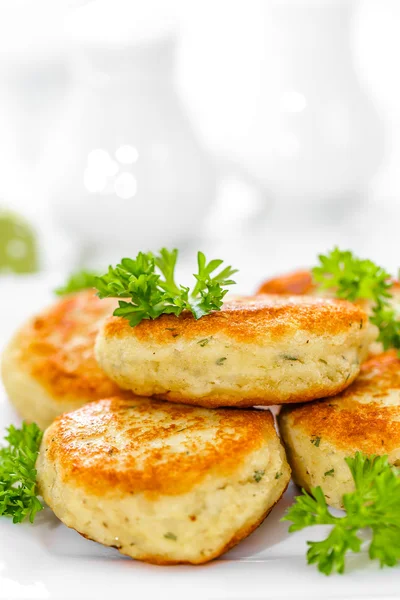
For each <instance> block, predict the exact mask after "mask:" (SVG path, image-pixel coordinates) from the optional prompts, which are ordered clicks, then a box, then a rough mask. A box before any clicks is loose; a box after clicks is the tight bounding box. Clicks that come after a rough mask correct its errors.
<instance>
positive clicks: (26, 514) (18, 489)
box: [0, 423, 43, 523]
mask: <svg viewBox="0 0 400 600" xmlns="http://www.w3.org/2000/svg"><path fill="white" fill-rule="evenodd" d="M7 431H8V435H6V436H5V438H4V439H5V441H6V442H7V445H6V446H4V447H3V448H0V515H3V516H6V517H11V518H12V520H13V522H14V523H21V521H24V520H25V519H26V518H29V520H30V522H31V523H33V520H34V518H35V515H36V513H38V512H39V511H41V510H42V509H43V505H42V503H41V502H40V500H39V498H38V497H37V495H38V491H37V485H36V469H35V463H36V458H37V455H38V452H39V447H40V442H41V440H42V436H43V433H42V431H41V430H40V429H39V427H38V426H37V425H36V424H35V423H31V424H30V425H28V424H27V423H23V424H22V427H21V429H17V428H16V427H14V426H13V425H11V426H10V427H9V428H8V429H7Z"/></svg>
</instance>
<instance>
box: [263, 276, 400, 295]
mask: <svg viewBox="0 0 400 600" xmlns="http://www.w3.org/2000/svg"><path fill="white" fill-rule="evenodd" d="M391 283H392V287H391V293H392V294H393V295H394V296H397V295H400V282H399V281H397V280H395V279H392V280H391ZM256 293H257V294H279V295H288V296H307V295H311V296H314V295H318V286H317V285H316V284H315V283H314V281H313V277H312V273H311V271H310V270H298V271H293V272H292V273H288V274H285V275H279V276H278V277H273V278H271V279H267V280H266V281H264V282H263V283H262V284H261V285H260V287H259V288H258V290H257V292H256ZM326 293H327V292H326V290H324V295H326Z"/></svg>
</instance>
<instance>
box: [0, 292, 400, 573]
mask: <svg viewBox="0 0 400 600" xmlns="http://www.w3.org/2000/svg"><path fill="white" fill-rule="evenodd" d="M114 307H115V301H114V300H99V299H98V298H97V297H96V296H95V295H94V292H92V291H84V292H79V293H77V294H73V295H70V296H68V297H66V298H64V299H62V300H60V301H59V302H58V303H57V304H55V305H54V306H52V307H50V308H49V309H47V310H46V311H45V312H43V314H41V315H39V316H37V317H36V318H34V319H33V320H32V321H30V322H29V323H28V324H26V325H25V326H24V327H22V329H21V330H20V331H19V332H18V333H17V334H16V336H15V337H14V339H13V340H12V341H11V343H10V345H9V347H8V348H7V350H6V352H5V356H4V358H3V367H2V373H3V380H4V383H5V386H6V389H7V391H8V394H9V397H10V400H11V401H12V402H13V403H14V404H15V406H16V408H17V409H18V411H19V413H20V414H21V415H22V416H23V417H24V418H26V419H27V420H30V421H37V422H38V423H39V424H40V425H41V426H42V427H47V426H48V428H47V430H46V432H45V434H44V437H43V442H42V446H41V451H40V455H39V459H38V462H37V469H38V481H39V486H40V490H41V493H42V495H43V497H44V499H45V501H46V502H47V504H48V505H49V506H50V507H51V508H52V509H53V510H54V512H55V514H56V515H57V516H58V517H59V518H60V519H61V521H63V522H64V523H65V524H66V525H67V526H69V527H72V528H74V529H76V530H77V531H79V533H81V534H82V535H84V536H85V537H88V538H90V539H93V540H96V541H98V542H100V543H103V544H105V545H108V546H114V547H116V548H118V550H120V551H121V552H122V553H123V554H127V555H129V556H131V557H133V558H136V559H140V560H145V561H148V562H152V563H156V564H174V563H194V564H196V563H203V562H207V561H209V560H211V559H213V558H215V557H217V556H219V555H220V554H222V553H223V552H225V551H226V550H228V549H229V548H231V547H232V546H233V545H235V544H237V543H238V542H239V541H240V540H242V539H243V538H244V537H246V536H247V535H248V534H249V533H251V532H252V531H253V530H254V529H255V528H256V527H257V526H258V525H259V524H260V523H261V522H262V521H263V520H264V518H265V517H266V516H267V515H268V513H269V512H270V510H271V509H272V507H273V506H274V504H275V503H276V502H277V501H278V500H279V499H280V497H281V496H282V494H283V493H284V491H285V489H286V487H287V485H288V483H289V480H290V472H291V471H290V467H289V464H288V462H287V460H286V455H285V450H284V448H283V446H282V444H281V442H280V439H279V437H278V436H277V434H276V431H275V427H274V422H273V418H272V415H271V413H270V411H269V410H266V409H265V408H264V409H263V408H253V407H255V406H256V407H266V406H270V405H281V404H284V405H287V406H285V409H284V411H283V412H282V415H281V417H280V425H281V428H282V434H283V440H284V442H285V444H286V446H287V449H288V458H289V462H290V464H291V467H292V469H293V472H294V475H295V479H296V481H298V482H299V483H301V484H302V485H305V486H306V487H309V486H310V485H314V484H315V483H316V482H321V481H320V480H321V478H322V479H323V481H322V483H321V485H322V486H323V489H324V490H326V493H327V497H328V491H329V493H330V494H331V496H332V504H335V503H337V498H338V497H339V495H340V492H341V490H342V488H343V487H344V486H345V485H346V484H348V482H346V481H342V479H343V477H344V475H343V474H342V473H341V472H340V468H339V466H338V465H339V459H336V454H337V453H338V448H339V446H340V448H341V450H340V451H341V452H342V453H344V454H346V452H347V450H346V448H345V447H342V445H340V444H343V443H345V444H347V443H349V439H350V437H351V436H350V435H348V436H347V438H346V440H339V439H338V438H339V437H340V434H339V430H340V427H343V428H346V429H347V432H348V433H349V432H350V429H349V423H350V422H351V417H350V416H349V414H351V413H352V412H354V413H355V414H356V413H357V411H358V406H360V407H361V406H362V407H363V411H364V415H365V403H366V402H367V400H366V399H365V390H366V389H370V390H371V389H372V388H371V385H372V386H373V385H374V383H373V382H374V380H373V377H372V375H371V374H373V373H375V372H376V370H378V371H379V372H380V373H381V375H380V376H379V377H380V379H379V381H382V373H383V372H385V373H386V374H387V380H388V386H387V387H386V388H385V392H384V393H383V392H382V390H380V391H381V392H382V393H381V396H380V397H381V398H382V401H381V400H380V401H379V402H380V405H381V411H384V410H386V409H387V411H388V412H387V414H389V412H390V411H392V410H394V409H395V408H396V410H397V405H396V407H394V405H393V403H391V402H390V401H389V399H390V398H391V393H392V391H391V384H390V375H389V372H392V371H393V369H394V367H393V365H394V364H396V365H397V359H396V358H395V357H386V358H382V359H375V362H374V361H372V362H369V363H365V365H364V366H363V367H362V376H361V377H360V378H359V379H358V380H357V382H356V383H355V384H354V385H353V386H352V387H350V388H349V386H350V385H351V383H352V382H353V381H354V380H355V379H356V378H357V376H358V374H359V372H360V365H361V363H362V362H363V361H364V359H365V358H366V357H367V355H368V353H369V347H370V344H371V342H372V341H373V340H374V337H375V336H376V331H375V330H374V328H373V327H371V326H370V325H369V323H368V317H367V314H366V312H365V311H364V310H363V308H362V307H360V306H356V305H354V304H351V303H349V302H346V301H341V300H334V299H329V298H318V297H312V296H296V295H294V296H287V295H279V294H276V293H275V294H262V295H258V296H255V297H242V298H235V299H232V300H227V301H226V302H225V303H224V305H223V307H222V309H221V311H218V312H212V313H210V314H208V315H206V316H204V317H202V318H201V319H199V320H195V319H194V317H193V316H192V315H191V314H189V313H186V312H184V313H182V314H181V315H180V316H179V317H176V316H174V315H162V316H161V317H159V318H158V319H156V320H154V321H150V320H147V321H142V322H141V323H140V324H139V325H137V326H135V327H131V326H130V325H129V323H128V322H127V321H126V320H125V319H123V318H121V317H114V316H110V315H111V313H112V311H113V308H114ZM393 361H394V362H393ZM355 386H356V387H355ZM368 386H369V387H368ZM347 388H349V389H348V390H347ZM351 390H353V392H352V391H351ZM354 390H355V391H354ZM357 390H359V391H358V392H357ZM360 390H361V392H360ZM362 390H364V392H363V391H362ZM372 391H373V390H372ZM368 393H370V394H372V392H371V391H370V392H368ZM385 394H386V395H385ZM372 395H373V394H372ZM359 397H360V398H361V400H359V399H358V398H359ZM321 398H328V399H327V400H323V401H317V402H312V401H315V400H318V399H321ZM329 398H330V399H329ZM385 398H386V399H385ZM93 400H94V402H93ZM88 402H89V403H88ZM304 402H310V404H299V405H298V407H297V405H296V403H304ZM326 407H328V408H329V407H331V408H329V410H330V413H329V411H327V409H326ZM64 411H72V412H66V413H65V412H64ZM307 411H309V412H307ZM313 411H314V412H313ZM324 411H325V412H324ZM346 411H347V412H346ZM61 413H64V414H62V415H61V416H59V417H57V418H56V420H55V421H54V422H52V421H53V419H54V418H55V417H56V416H57V415H60V414H61ZM325 413H326V414H325ZM345 413H346V414H345ZM372 414H373V412H372V411H369V412H368V415H372ZM379 414H380V415H381V416H379V415H378V412H375V413H374V415H375V416H374V419H375V420H376V421H377V422H378V421H379V419H381V420H382V423H383V413H382V414H381V413H379ZM385 414H386V413H385ZM329 415H331V417H329ZM335 415H336V416H337V417H343V420H342V421H341V422H340V424H339V419H337V421H336V422H334V421H332V419H333V417H334V416H335ZM356 416H357V419H361V410H360V411H359V414H357V415H356ZM325 417H326V418H325ZM365 418H367V417H365ZM368 418H370V416H369V417H368ZM371 418H372V417H371ZM346 419H347V420H346ZM51 422H52V424H50V423H51ZM358 422H359V423H360V420H359V421H358ZM397 422H398V420H397V421H396V420H395V419H394V418H393V420H392V427H393V428H394V429H395V423H397ZM382 423H381V421H379V424H380V426H381V425H382ZM324 427H325V429H324ZM387 428H388V429H387V436H388V437H387V442H386V441H385V444H386V443H389V437H390V436H389V433H390V435H391V432H390V431H389V430H390V423H389V422H388V424H387ZM329 431H331V432H332V436H333V437H332V439H331V438H330V437H329V434H328V432H329ZM385 431H386V430H385ZM381 435H382V436H383V425H382V427H381V428H380V432H379V434H378V435H377V436H376V440H375V437H374V438H372V437H371V438H370V441H371V440H372V439H374V442H372V441H371V446H368V447H369V448H370V447H372V446H373V445H374V443H375V441H376V443H377V438H378V437H380V436H381ZM385 435H386V433H385ZM334 436H336V437H334ZM382 439H384V440H386V438H385V437H382ZM358 440H360V436H359V437H358ZM352 444H353V445H352V446H351V448H352V449H353V448H356V446H357V444H358V441H357V438H356V436H354V438H352ZM349 447H350V446H349ZM385 448H386V446H385V445H384V444H383V445H382V447H381V448H380V450H382V451H383V450H384V449H385ZM332 471H333V472H332ZM322 472H324V475H322ZM332 475H333V476H332ZM340 477H342V479H341V478H340ZM324 485H326V487H324ZM335 494H336V495H335Z"/></svg>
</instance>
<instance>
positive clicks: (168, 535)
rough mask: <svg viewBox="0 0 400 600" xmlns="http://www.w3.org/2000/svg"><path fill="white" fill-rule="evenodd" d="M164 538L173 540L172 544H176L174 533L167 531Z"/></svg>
mask: <svg viewBox="0 0 400 600" xmlns="http://www.w3.org/2000/svg"><path fill="white" fill-rule="evenodd" d="M164 537H165V539H167V540H173V541H174V542H176V540H177V539H178V538H177V537H176V535H175V534H174V533H171V532H170V531H167V533H164Z"/></svg>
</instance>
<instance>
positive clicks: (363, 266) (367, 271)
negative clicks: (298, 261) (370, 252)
mask: <svg viewBox="0 0 400 600" xmlns="http://www.w3.org/2000/svg"><path fill="white" fill-rule="evenodd" d="M318 258H319V263H320V264H319V266H317V267H314V268H313V269H312V275H313V279H314V281H315V282H316V283H317V284H319V286H320V288H321V289H322V290H327V289H333V290H334V291H335V293H336V296H338V297H339V298H344V299H345V300H350V301H351V302H354V301H356V300H369V301H370V302H371V303H372V316H371V317H370V321H371V323H373V324H374V325H376V326H377V327H378V329H379V337H378V341H380V342H382V344H383V347H384V349H385V350H387V349H388V348H397V349H399V350H400V320H399V318H398V317H399V316H398V314H397V311H396V309H395V308H394V307H393V306H392V304H391V303H390V300H391V298H392V294H391V292H390V290H391V288H392V286H393V281H392V280H391V277H390V274H389V273H388V272H387V271H385V269H383V268H382V267H379V266H378V265H376V264H375V263H373V262H372V261H371V260H366V259H360V258H357V257H356V256H355V255H354V254H353V253H352V252H351V251H350V250H344V251H343V250H339V248H334V249H333V250H332V251H331V252H329V253H328V254H327V255H323V254H321V255H320V256H319V257H318Z"/></svg>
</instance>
